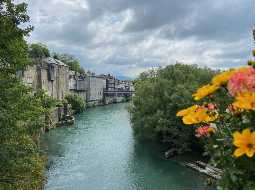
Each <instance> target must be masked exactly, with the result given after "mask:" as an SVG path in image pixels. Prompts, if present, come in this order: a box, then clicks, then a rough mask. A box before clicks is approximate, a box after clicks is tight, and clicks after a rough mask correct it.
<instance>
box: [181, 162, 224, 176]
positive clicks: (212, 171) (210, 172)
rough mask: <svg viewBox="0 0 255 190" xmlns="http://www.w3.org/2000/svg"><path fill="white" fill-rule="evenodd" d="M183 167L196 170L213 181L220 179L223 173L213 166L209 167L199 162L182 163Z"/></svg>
mask: <svg viewBox="0 0 255 190" xmlns="http://www.w3.org/2000/svg"><path fill="white" fill-rule="evenodd" d="M182 165H183V166H186V167H188V168H191V169H193V170H196V171H198V172H200V173H203V174H205V175H207V176H209V177H212V178H214V179H217V180H218V179H220V178H221V176H222V173H223V171H222V170H221V169H218V168H215V167H213V166H210V165H208V164H206V163H204V162H201V161H195V162H184V163H182Z"/></svg>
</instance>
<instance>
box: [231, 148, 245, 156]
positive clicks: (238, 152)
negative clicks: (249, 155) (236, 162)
mask: <svg viewBox="0 0 255 190" xmlns="http://www.w3.org/2000/svg"><path fill="white" fill-rule="evenodd" d="M245 153H246V150H245V149H244V148H237V149H236V150H235V152H234V156H235V157H240V156H242V155H244V154H245Z"/></svg>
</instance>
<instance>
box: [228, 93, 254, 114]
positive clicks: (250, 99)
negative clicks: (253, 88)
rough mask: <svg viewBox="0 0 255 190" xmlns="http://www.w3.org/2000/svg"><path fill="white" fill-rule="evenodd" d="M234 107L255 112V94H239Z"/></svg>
mask: <svg viewBox="0 0 255 190" xmlns="http://www.w3.org/2000/svg"><path fill="white" fill-rule="evenodd" d="M233 106H234V107H236V108H239V109H245V110H255V93H254V92H244V93H241V94H238V95H237V96H236V100H235V102H234V103H233Z"/></svg>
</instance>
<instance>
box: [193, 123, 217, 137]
mask: <svg viewBox="0 0 255 190" xmlns="http://www.w3.org/2000/svg"><path fill="white" fill-rule="evenodd" d="M195 132H196V134H195V136H196V137H197V138H200V137H203V136H208V135H210V133H214V132H215V129H214V128H213V127H211V126H210V125H205V126H203V127H198V128H197V129H196V131H195Z"/></svg>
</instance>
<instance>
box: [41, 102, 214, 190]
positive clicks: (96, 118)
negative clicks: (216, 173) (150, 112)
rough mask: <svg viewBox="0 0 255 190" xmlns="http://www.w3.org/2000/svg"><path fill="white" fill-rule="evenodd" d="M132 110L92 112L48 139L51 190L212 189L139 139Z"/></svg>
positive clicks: (120, 106) (113, 107)
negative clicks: (131, 120) (133, 121)
mask: <svg viewBox="0 0 255 190" xmlns="http://www.w3.org/2000/svg"><path fill="white" fill-rule="evenodd" d="M126 106H127V104H117V105H109V106H104V107H97V108H91V109H89V110H87V111H85V112H84V113H82V114H80V115H78V116H76V123H75V125H74V126H73V127H65V128H57V129H55V130H51V131H50V132H49V133H46V134H45V135H43V136H42V140H41V144H42V148H43V150H44V151H45V152H46V154H47V155H48V168H47V170H46V176H47V184H46V185H45V190H209V188H208V187H206V186H204V179H203V176H201V175H200V174H198V173H196V172H194V171H192V170H190V169H187V168H185V167H182V166H181V165H179V164H177V163H176V162H174V161H170V160H164V159H162V154H159V153H158V150H156V148H152V147H151V146H147V145H145V144H144V143H141V142H137V141H136V140H135V138H134V136H133V133H132V128H131V126H130V121H129V114H128V112H127V110H126Z"/></svg>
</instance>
